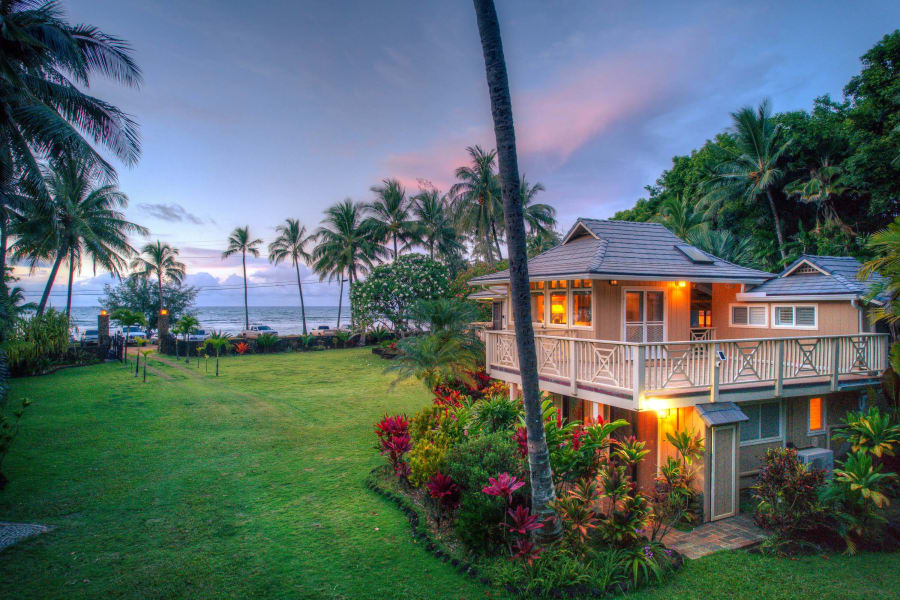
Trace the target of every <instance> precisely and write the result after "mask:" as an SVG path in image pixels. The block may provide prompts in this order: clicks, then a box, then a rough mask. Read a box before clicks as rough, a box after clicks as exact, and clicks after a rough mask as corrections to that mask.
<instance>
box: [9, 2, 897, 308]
mask: <svg viewBox="0 0 900 600" xmlns="http://www.w3.org/2000/svg"><path fill="white" fill-rule="evenodd" d="M496 4H497V10H498V14H499V18H500V26H501V33H502V36H503V43H504V50H505V54H506V61H507V68H508V70H509V79H510V88H511V92H512V100H513V113H514V118H515V124H516V135H517V142H518V152H519V166H520V171H522V172H523V173H524V174H525V175H526V177H527V178H528V180H529V181H531V182H537V181H540V182H541V183H543V184H544V186H545V187H546V192H544V193H543V194H542V197H541V200H542V201H543V202H547V203H549V204H552V205H553V206H554V207H556V209H557V211H558V219H559V224H560V229H561V230H562V231H565V230H566V229H567V228H568V227H569V226H570V225H571V224H572V223H573V222H574V220H575V219H576V218H577V217H579V216H586V217H594V218H606V217H610V216H612V215H613V214H614V213H615V212H616V211H618V210H622V209H625V208H629V207H631V206H632V205H633V204H634V202H635V201H636V200H637V199H639V198H641V197H643V196H645V192H644V186H646V185H649V184H652V183H653V182H654V181H655V180H656V178H657V177H658V176H659V175H660V173H661V172H662V171H663V170H664V169H666V168H667V167H668V166H669V165H670V164H671V159H672V157H673V156H675V155H678V154H686V153H689V152H690V151H691V149H693V148H696V147H698V146H700V145H702V144H703V142H704V141H705V140H706V139H708V138H711V137H712V136H714V135H715V134H716V133H718V132H720V131H722V130H723V129H725V128H726V127H728V125H729V122H730V113H731V112H733V111H735V110H736V109H738V108H740V107H741V106H744V105H748V104H750V105H753V104H757V103H759V102H760V101H761V100H762V99H763V98H767V97H768V98H770V99H771V101H772V103H773V105H774V108H775V110H777V111H787V110H796V109H809V108H811V106H812V103H813V100H814V99H815V98H816V97H817V96H821V95H824V94H831V95H832V96H833V97H837V98H839V97H840V96H841V90H842V88H843V86H844V85H845V84H846V83H847V81H848V80H849V79H850V77H852V76H853V75H855V74H856V73H858V72H859V69H860V66H859V56H861V55H862V54H863V53H864V52H865V51H866V50H868V49H869V48H870V47H871V46H873V45H874V44H875V43H876V42H877V41H878V40H879V39H881V37H882V36H884V35H885V34H886V33H888V32H889V31H890V30H892V29H893V28H895V27H897V26H898V24H900V3H898V2H896V1H895V0H894V1H885V2H882V1H877V0H866V1H865V2H859V3H853V6H852V8H850V7H849V6H848V4H847V3H846V2H834V1H829V0H821V1H818V2H812V1H810V2H805V1H802V2H801V1H796V2H785V1H784V0H780V1H776V2H769V1H765V0H763V1H759V2H754V3H747V2H743V1H741V2H725V1H718V2H691V3H675V2H669V1H660V2H636V1H625V0H622V1H618V0H610V1H604V2H597V1H595V0H583V1H577V0H568V1H560V2H546V1H541V0H497V1H496ZM63 5H64V7H65V8H66V10H67V12H68V14H69V16H70V19H71V21H73V22H84V23H90V24H92V25H96V26H98V27H100V28H101V29H102V30H104V31H105V32H107V33H111V34H115V35H117V36H119V37H122V38H124V39H126V40H128V41H129V42H131V44H132V45H133V47H134V54H135V58H136V59H137V62H138V63H139V64H140V66H141V68H142V69H143V72H144V84H143V86H142V87H141V88H140V89H139V90H134V89H125V88H122V87H120V86H117V85H115V84H111V83H109V82H107V81H104V80H102V79H98V80H95V81H94V82H93V83H92V85H91V89H90V92H91V93H93V94H95V95H97V96H99V97H101V98H103V99H105V100H107V101H110V102H112V103H114V104H116V105H117V106H119V107H120V108H122V109H123V110H125V111H126V112H128V113H130V114H131V115H133V116H134V118H135V119H136V120H137V121H138V122H139V124H140V127H141V135H142V148H143V152H142V158H141V160H140V163H139V164H138V165H137V166H135V167H133V168H126V167H124V166H122V167H121V168H120V172H119V186H120V188H121V189H122V190H123V191H124V192H125V193H126V194H127V195H128V196H129V198H130V204H129V208H128V210H127V214H128V216H129V217H130V218H131V220H133V221H136V222H138V223H140V224H142V225H144V226H146V227H148V228H149V229H150V231H151V235H150V237H149V239H150V240H157V239H159V240H162V241H164V242H168V243H170V244H173V245H175V246H177V247H178V248H180V250H181V256H182V259H183V260H184V262H185V263H186V264H187V267H188V277H187V283H189V284H191V285H196V286H198V287H199V288H200V289H201V293H200V295H199V297H198V303H199V304H201V305H238V304H241V303H242V291H241V290H240V289H239V285H240V284H241V281H242V279H241V275H240V273H241V266H240V258H239V257H238V258H234V259H230V260H226V261H223V260H222V259H221V258H220V257H221V251H222V249H223V248H224V246H225V240H226V238H227V236H228V234H229V232H230V231H231V230H232V229H233V228H234V227H236V226H243V225H249V226H250V230H251V233H253V234H254V235H255V236H257V237H260V238H262V239H263V240H264V241H265V242H266V244H268V242H270V241H271V240H272V239H273V238H274V237H275V226H277V225H278V224H279V223H280V222H282V221H283V220H284V219H285V218H288V217H292V218H299V219H300V220H301V222H303V223H304V224H305V225H306V226H307V228H308V229H309V230H310V231H312V230H314V229H315V228H316V227H318V225H319V221H320V219H321V214H322V210H323V209H324V208H325V207H327V206H329V205H331V204H333V203H335V202H337V201H340V200H342V199H344V198H347V197H350V198H353V199H354V200H358V201H368V200H371V199H372V193H371V192H370V190H369V188H370V187H371V186H372V185H375V184H377V183H379V182H380V181H381V180H382V179H384V178H387V177H395V178H398V179H399V180H400V181H402V182H403V183H404V184H405V185H406V186H407V190H408V191H411V192H412V193H415V192H416V191H417V190H418V186H419V185H420V182H421V181H423V180H424V181H429V182H431V183H432V184H434V185H435V186H437V187H438V188H440V189H442V190H446V189H448V188H449V186H450V185H451V184H452V183H453V181H454V180H453V171H454V170H455V168H456V167H458V166H460V165H462V164H464V163H465V162H466V147H467V146H471V145H474V144H480V145H482V146H483V147H488V148H490V147H493V145H494V143H493V131H492V123H491V117H490V106H489V99H488V95H487V85H486V82H485V75H484V62H483V58H482V55H481V46H480V40H479V37H478V31H477V26H476V23H475V15H474V10H473V8H472V5H471V3H470V2H467V1H465V0H461V1H457V2H446V1H438V0H409V1H393V2H388V1H384V2H371V1H359V2H351V1H337V0H335V1H332V2H320V1H305V2H300V1H289V0H267V1H263V2H258V3H249V4H248V3H246V2H236V1H233V0H192V1H191V2H184V1H179V2H176V1H174V0H172V1H169V0H140V1H126V0H64V2H63ZM145 241H147V240H144V239H135V240H132V243H133V244H134V245H135V246H140V245H142V244H143V243H145ZM46 272H47V269H38V270H37V271H36V272H35V273H34V274H32V275H30V276H29V275H28V274H27V272H26V271H24V270H23V269H21V268H20V269H18V270H17V274H18V275H21V276H22V279H21V281H20V282H19V285H22V286H23V287H24V288H25V289H26V290H27V291H28V292H29V298H30V299H34V298H35V297H36V296H37V295H39V291H40V290H41V289H42V286H43V284H44V282H45V281H46V274H47V273H46ZM248 274H249V279H250V283H251V285H261V284H277V283H282V282H284V283H285V285H283V286H270V287H261V288H252V289H251V290H250V304H251V305H257V306H260V305H262V306H271V305H282V304H283V305H294V304H296V303H297V297H296V293H297V292H296V287H294V286H293V285H294V284H292V282H294V280H295V275H294V273H293V270H292V269H291V268H290V267H289V266H279V267H273V266H271V265H270V264H269V263H268V262H267V260H266V258H265V256H262V257H260V258H259V259H252V260H249V261H248ZM302 276H303V280H304V282H308V285H306V286H305V289H304V295H305V297H306V303H307V304H308V305H316V306H332V305H336V304H337V296H338V292H337V285H336V284H328V283H319V282H318V278H317V277H316V276H315V275H314V274H313V273H311V272H310V271H309V270H308V269H305V268H304V270H303V275H302ZM110 281H112V278H111V277H110V276H109V275H108V274H102V273H98V274H96V275H95V274H94V273H93V272H92V271H91V269H90V267H89V266H88V265H85V268H84V269H83V270H82V271H81V273H80V274H78V275H77V276H76V284H75V286H73V294H74V304H75V305H82V306H88V305H95V304H96V298H97V292H98V291H100V290H102V287H103V284H104V283H108V282H110ZM65 292H66V277H65V275H64V274H61V275H60V277H58V281H57V284H56V286H55V287H54V293H53V296H52V303H53V304H54V305H56V306H60V305H64V303H65Z"/></svg>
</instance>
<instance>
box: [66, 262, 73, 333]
mask: <svg viewBox="0 0 900 600" xmlns="http://www.w3.org/2000/svg"><path fill="white" fill-rule="evenodd" d="M74 277H75V251H74V250H72V251H71V252H69V287H68V289H67V291H66V320H69V315H71V314H72V280H73V279H74Z"/></svg>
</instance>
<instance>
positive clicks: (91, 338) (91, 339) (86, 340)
mask: <svg viewBox="0 0 900 600" xmlns="http://www.w3.org/2000/svg"><path fill="white" fill-rule="evenodd" d="M81 343H82V344H98V343H100V331H99V330H97V329H85V330H84V331H83V332H82V333H81Z"/></svg>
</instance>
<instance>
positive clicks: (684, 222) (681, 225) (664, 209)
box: [654, 196, 724, 258]
mask: <svg viewBox="0 0 900 600" xmlns="http://www.w3.org/2000/svg"><path fill="white" fill-rule="evenodd" d="M658 212H659V216H658V217H657V218H656V219H654V220H655V221H657V222H659V223H662V224H663V225H665V226H666V227H667V228H668V229H669V231H671V232H672V233H674V234H675V235H677V236H678V237H680V238H681V239H683V240H688V239H690V237H691V236H692V235H693V234H694V233H696V232H698V231H700V230H703V229H706V224H705V223H704V221H703V215H702V214H701V213H699V212H696V211H694V204H693V203H692V202H691V201H690V200H689V199H688V198H687V196H666V197H665V198H664V199H663V201H662V202H660V203H659V207H658ZM717 256H718V255H717ZM722 258H724V257H722Z"/></svg>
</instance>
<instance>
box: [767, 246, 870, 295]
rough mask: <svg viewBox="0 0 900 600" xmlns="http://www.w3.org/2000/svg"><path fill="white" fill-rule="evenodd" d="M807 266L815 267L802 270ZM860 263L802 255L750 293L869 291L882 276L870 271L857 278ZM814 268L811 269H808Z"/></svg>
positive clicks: (806, 293) (840, 293)
mask: <svg viewBox="0 0 900 600" xmlns="http://www.w3.org/2000/svg"><path fill="white" fill-rule="evenodd" d="M804 265H810V266H812V267H814V269H801V267H803V266H804ZM860 268H862V264H861V263H860V262H859V261H858V260H856V259H855V258H853V257H852V256H816V255H811V254H804V255H802V256H800V257H799V258H798V259H797V260H795V261H794V262H792V263H791V264H790V265H788V266H787V268H785V270H784V271H782V272H781V274H780V275H779V276H778V277H777V278H776V279H771V280H769V281H767V282H765V283H763V284H762V285H759V286H757V287H755V288H753V290H751V293H752V294H754V295H756V294H762V295H765V296H766V297H767V298H768V297H770V296H771V297H783V296H829V295H835V296H847V295H851V296H855V297H862V296H865V295H866V294H868V293H869V291H870V290H871V289H872V286H874V285H876V284H879V283H882V282H883V281H884V277H882V276H881V275H879V274H878V273H875V274H873V275H872V276H871V277H869V278H868V279H867V280H865V281H860V280H859V279H858V278H857V275H858V273H859V270H860ZM810 270H813V271H814V272H808V271H810Z"/></svg>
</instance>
